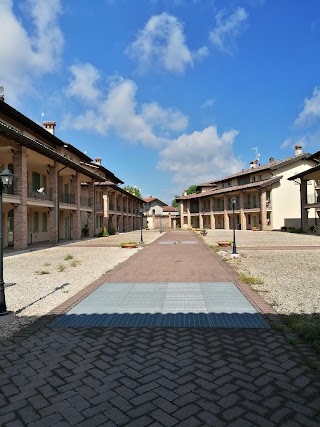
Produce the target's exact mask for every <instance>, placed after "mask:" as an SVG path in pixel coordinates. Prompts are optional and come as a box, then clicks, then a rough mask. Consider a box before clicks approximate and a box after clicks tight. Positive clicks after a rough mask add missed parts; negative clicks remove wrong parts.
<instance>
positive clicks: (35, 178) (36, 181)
mask: <svg viewBox="0 0 320 427" xmlns="http://www.w3.org/2000/svg"><path fill="white" fill-rule="evenodd" d="M40 183H41V178H40V174H39V173H37V172H32V191H37V190H39V188H41V185H40Z"/></svg>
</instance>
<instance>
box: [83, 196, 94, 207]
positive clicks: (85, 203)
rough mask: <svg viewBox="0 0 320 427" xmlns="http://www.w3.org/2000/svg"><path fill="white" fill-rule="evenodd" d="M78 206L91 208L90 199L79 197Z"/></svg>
mask: <svg viewBox="0 0 320 427" xmlns="http://www.w3.org/2000/svg"><path fill="white" fill-rule="evenodd" d="M80 206H88V207H91V206H92V199H91V198H90V197H80Z"/></svg>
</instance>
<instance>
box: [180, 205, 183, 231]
mask: <svg viewBox="0 0 320 427" xmlns="http://www.w3.org/2000/svg"><path fill="white" fill-rule="evenodd" d="M183 210H184V205H183V200H180V226H181V229H183V228H184V211H183Z"/></svg>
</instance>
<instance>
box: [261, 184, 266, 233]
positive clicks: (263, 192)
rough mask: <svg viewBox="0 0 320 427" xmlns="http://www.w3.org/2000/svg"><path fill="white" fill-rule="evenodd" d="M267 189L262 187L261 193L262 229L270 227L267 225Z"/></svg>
mask: <svg viewBox="0 0 320 427" xmlns="http://www.w3.org/2000/svg"><path fill="white" fill-rule="evenodd" d="M266 192H267V191H266V189H265V188H262V189H261V194H260V215H261V230H262V231H265V230H267V229H268V227H267V225H268V223H267V197H266Z"/></svg>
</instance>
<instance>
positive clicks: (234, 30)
mask: <svg viewBox="0 0 320 427" xmlns="http://www.w3.org/2000/svg"><path fill="white" fill-rule="evenodd" d="M247 18H248V14H247V12H246V10H245V9H244V8H242V7H238V9H237V10H236V11H235V12H234V13H232V14H231V15H229V16H227V15H226V11H225V10H221V11H219V12H218V13H217V14H216V27H215V28H214V29H213V31H211V32H210V34H209V39H210V41H211V42H212V44H213V45H214V46H215V47H216V48H217V49H219V50H221V51H222V52H225V53H232V51H233V50H234V47H235V44H236V41H237V39H238V37H239V35H240V34H241V32H242V31H243V27H244V24H245V22H246V20H247Z"/></svg>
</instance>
